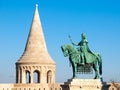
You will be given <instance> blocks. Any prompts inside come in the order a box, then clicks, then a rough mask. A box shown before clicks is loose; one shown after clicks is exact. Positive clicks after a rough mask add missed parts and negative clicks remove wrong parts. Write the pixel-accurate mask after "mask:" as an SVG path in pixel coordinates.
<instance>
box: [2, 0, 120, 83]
mask: <svg viewBox="0 0 120 90" xmlns="http://www.w3.org/2000/svg"><path fill="white" fill-rule="evenodd" d="M36 3H37V4H38V5H39V13H40V18H41V22H42V27H43V32H44V36H45V39H46V44H47V48H48V51H49V54H50V55H51V57H52V58H53V60H54V61H55V62H56V82H64V81H67V79H69V78H71V77H72V70H71V68H72V67H69V61H68V58H65V57H64V56H63V53H62V51H61V49H60V46H61V45H63V44H66V43H68V44H71V42H70V40H69V38H68V34H70V35H71V37H72V39H73V41H74V42H76V43H77V42H79V41H80V40H81V37H80V35H81V33H82V32H84V33H86V36H87V39H88V41H89V48H90V49H91V51H93V52H99V53H100V54H101V55H102V59H103V79H104V81H110V80H113V79H114V80H120V69H119V68H120V1H119V0H0V83H6V82H7V83H9V82H10V83H12V82H15V62H17V60H18V59H19V58H20V56H21V55H22V53H23V51H24V48H25V44H26V40H27V37H28V33H29V30H30V25H31V22H32V18H33V13H34V10H35V4H36ZM79 77H83V78H84V77H87V78H88V77H89V78H93V77H94V75H87V76H86V75H85V76H83V75H81V76H79Z"/></svg>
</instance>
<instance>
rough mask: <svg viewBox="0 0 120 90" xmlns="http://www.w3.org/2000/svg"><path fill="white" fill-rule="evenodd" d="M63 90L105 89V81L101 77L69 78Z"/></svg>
mask: <svg viewBox="0 0 120 90" xmlns="http://www.w3.org/2000/svg"><path fill="white" fill-rule="evenodd" d="M63 90H103V83H102V81H101V80H100V79H69V80H68V81H67V82H65V83H64V88H63ZM104 90H105V89H104Z"/></svg>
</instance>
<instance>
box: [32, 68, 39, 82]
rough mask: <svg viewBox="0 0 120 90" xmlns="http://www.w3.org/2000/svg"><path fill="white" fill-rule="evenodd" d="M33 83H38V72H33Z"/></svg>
mask: <svg viewBox="0 0 120 90" xmlns="http://www.w3.org/2000/svg"><path fill="white" fill-rule="evenodd" d="M33 82H34V83H40V72H39V71H38V70H35V71H34V74H33Z"/></svg>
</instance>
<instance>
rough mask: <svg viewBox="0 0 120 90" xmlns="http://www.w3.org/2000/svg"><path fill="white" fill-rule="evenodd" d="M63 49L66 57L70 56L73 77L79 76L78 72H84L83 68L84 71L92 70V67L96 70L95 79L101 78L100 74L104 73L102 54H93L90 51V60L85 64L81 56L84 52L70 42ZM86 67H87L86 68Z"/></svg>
mask: <svg viewBox="0 0 120 90" xmlns="http://www.w3.org/2000/svg"><path fill="white" fill-rule="evenodd" d="M61 49H62V52H63V55H64V56H65V57H67V56H69V61H70V63H71V65H72V69H73V77H72V78H77V73H78V72H82V71H81V70H83V71H84V72H91V68H92V70H93V69H94V71H95V77H94V79H99V78H100V75H102V59H101V56H100V54H97V53H95V54H91V53H89V52H88V53H87V55H88V58H87V59H88V60H87V59H86V61H85V64H84V65H83V64H82V58H81V53H82V52H81V51H80V50H79V49H77V48H75V47H73V46H72V45H69V44H66V45H63V46H61ZM85 67H87V69H85ZM80 68H82V69H80ZM79 69H80V70H79ZM87 70H88V71H87Z"/></svg>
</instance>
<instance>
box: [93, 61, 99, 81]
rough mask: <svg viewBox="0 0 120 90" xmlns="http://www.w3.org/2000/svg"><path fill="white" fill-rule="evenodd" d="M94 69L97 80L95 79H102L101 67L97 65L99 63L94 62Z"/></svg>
mask: <svg viewBox="0 0 120 90" xmlns="http://www.w3.org/2000/svg"><path fill="white" fill-rule="evenodd" d="M93 68H94V70H95V78H94V79H98V78H100V76H99V67H98V65H97V62H94V64H93Z"/></svg>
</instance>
